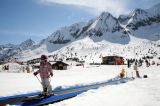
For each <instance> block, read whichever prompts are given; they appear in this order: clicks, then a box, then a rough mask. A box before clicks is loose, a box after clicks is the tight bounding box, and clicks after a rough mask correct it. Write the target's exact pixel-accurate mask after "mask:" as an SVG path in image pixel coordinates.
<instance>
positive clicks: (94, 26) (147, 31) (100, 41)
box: [0, 4, 160, 60]
mask: <svg viewBox="0 0 160 106" xmlns="http://www.w3.org/2000/svg"><path fill="white" fill-rule="evenodd" d="M158 40H160V4H157V5H155V6H153V7H151V8H149V9H145V10H144V9H135V10H134V11H132V12H131V13H130V14H129V15H120V16H119V17H118V18H116V17H114V16H112V15H111V14H110V13H108V12H103V13H101V14H100V16H98V17H97V18H95V19H91V20H89V21H88V22H80V23H75V24H73V25H71V26H66V27H62V28H61V29H59V30H57V31H55V32H53V33H52V34H51V35H50V36H48V37H47V38H46V39H43V40H41V41H40V43H38V44H36V45H35V44H34V42H33V41H32V40H27V41H26V42H23V43H22V44H20V45H18V47H17V46H16V47H15V48H16V49H11V50H13V51H14V50H16V51H18V50H19V51H18V52H15V54H16V55H14V57H16V58H20V59H22V58H23V59H24V60H26V58H27V59H31V58H37V57H39V56H40V55H41V54H44V53H45V54H48V55H52V56H53V55H54V59H58V58H64V57H65V58H67V56H68V57H71V56H73V54H76V55H74V56H78V57H79V58H81V57H84V58H82V59H85V58H87V57H86V55H89V56H90V59H91V60H92V59H93V57H94V58H95V57H96V56H94V55H96V54H98V55H97V58H98V57H101V56H102V54H105V55H122V56H128V57H131V55H132V57H133V55H134V54H133V50H134V49H135V47H136V48H138V47H139V49H140V50H138V51H143V50H145V51H146V52H143V53H139V55H141V56H144V55H147V53H148V51H149V50H151V48H154V47H155V48H156V49H154V50H153V51H155V53H156V54H158V53H159V49H158V48H159V41H158ZM152 44H154V46H153V45H152ZM146 46H148V48H146ZM2 48H3V49H2ZM0 49H1V50H2V51H1V54H0V55H1V57H3V55H4V54H8V52H6V51H5V50H6V49H5V50H4V46H1V47H0ZM8 50H9V49H8ZM4 51H5V52H4ZM95 51H96V52H95ZM124 51H125V52H124ZM127 51H130V52H127ZM127 53H129V54H128V55H127ZM71 54H72V55H71ZM91 55H92V56H91ZM9 56H11V55H9ZM103 56H104V55H103ZM28 57H30V58H28ZM23 59H22V60H23Z"/></svg>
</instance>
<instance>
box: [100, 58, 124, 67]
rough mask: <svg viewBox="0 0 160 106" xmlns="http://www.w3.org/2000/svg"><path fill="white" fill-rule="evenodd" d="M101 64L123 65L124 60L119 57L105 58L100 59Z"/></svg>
mask: <svg viewBox="0 0 160 106" xmlns="http://www.w3.org/2000/svg"><path fill="white" fill-rule="evenodd" d="M102 64H105V65H124V59H123V57H120V56H105V57H102Z"/></svg>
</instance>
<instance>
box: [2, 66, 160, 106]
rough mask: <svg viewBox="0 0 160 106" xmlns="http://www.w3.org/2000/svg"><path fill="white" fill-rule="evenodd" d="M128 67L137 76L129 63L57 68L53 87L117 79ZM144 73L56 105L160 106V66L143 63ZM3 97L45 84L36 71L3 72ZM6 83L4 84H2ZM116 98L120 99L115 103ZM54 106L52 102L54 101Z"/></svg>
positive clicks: (142, 70)
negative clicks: (125, 64)
mask: <svg viewBox="0 0 160 106" xmlns="http://www.w3.org/2000/svg"><path fill="white" fill-rule="evenodd" d="M122 68H125V70H126V71H127V76H132V74H131V73H132V72H133V76H135V73H134V71H133V69H132V68H130V69H128V68H126V66H90V65H85V67H84V68H83V67H82V66H78V67H71V68H70V69H69V70H54V77H53V78H52V79H51V84H52V86H53V88H56V87H57V88H58V87H61V88H68V87H72V86H77V85H79V86H81V85H86V84H91V83H95V82H103V81H105V80H108V79H111V78H114V77H115V76H117V75H118V73H119V72H120V69H122ZM139 70H140V75H141V76H143V75H145V74H147V75H148V77H149V78H146V79H145V78H142V79H135V80H134V81H131V82H127V83H124V84H119V85H109V86H105V87H100V88H99V89H96V90H89V91H87V92H85V93H82V94H80V95H78V96H76V97H74V98H72V99H68V100H65V101H61V102H59V103H56V104H54V106H75V105H76V106H85V105H90V106H100V105H102V106H106V105H112V106H117V105H118V106H124V105H127V106H146V105H147V106H159V104H160V86H159V80H160V67H159V66H151V67H149V68H146V67H145V66H143V67H142V68H140V69H139ZM0 78H1V79H0V86H1V87H0V90H1V92H0V96H9V95H17V94H22V93H31V92H35V91H41V85H40V83H39V82H38V80H37V79H36V78H35V77H34V76H33V75H32V73H29V74H27V73H4V72H1V73H0ZM2 86H3V87H2ZM115 101H116V102H115ZM50 106H52V104H50Z"/></svg>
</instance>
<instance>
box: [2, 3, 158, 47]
mask: <svg viewBox="0 0 160 106" xmlns="http://www.w3.org/2000/svg"><path fill="white" fill-rule="evenodd" d="M158 2H159V0H0V44H7V43H13V44H19V43H21V42H22V41H24V40H26V39H28V38H31V39H33V40H34V41H37V42H38V41H40V40H41V39H43V38H46V37H47V36H49V35H50V34H51V33H53V32H54V31H55V30H57V29H59V28H60V27H63V26H69V25H71V24H73V23H76V22H81V21H88V20H90V19H92V18H95V17H96V16H98V15H99V14H100V13H101V12H102V11H109V12H111V13H112V14H113V15H114V16H118V15H119V14H127V13H129V12H130V11H131V10H133V9H134V8H138V7H140V8H149V7H151V6H153V5H155V4H157V3H158Z"/></svg>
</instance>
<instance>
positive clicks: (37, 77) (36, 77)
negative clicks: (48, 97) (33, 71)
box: [36, 76, 42, 85]
mask: <svg viewBox="0 0 160 106" xmlns="http://www.w3.org/2000/svg"><path fill="white" fill-rule="evenodd" d="M36 78H37V79H38V81H39V82H40V83H41V85H42V82H41V81H40V80H39V78H38V77H37V76H36Z"/></svg>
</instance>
